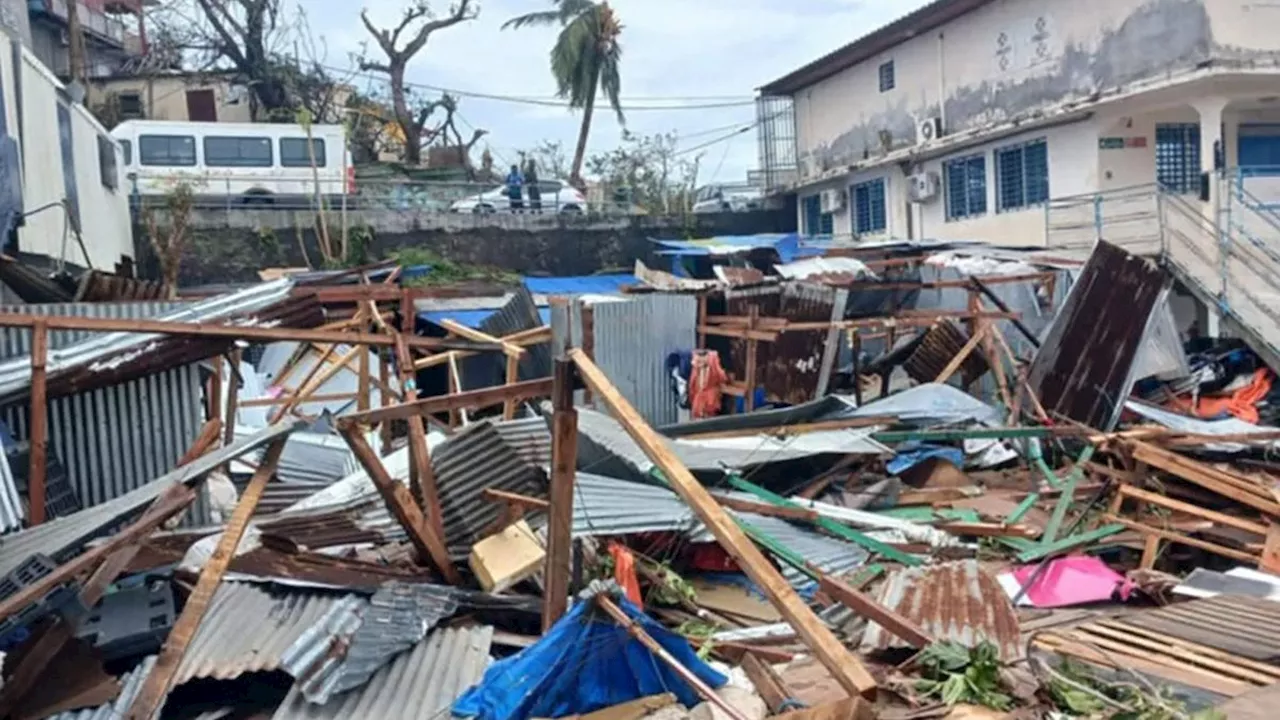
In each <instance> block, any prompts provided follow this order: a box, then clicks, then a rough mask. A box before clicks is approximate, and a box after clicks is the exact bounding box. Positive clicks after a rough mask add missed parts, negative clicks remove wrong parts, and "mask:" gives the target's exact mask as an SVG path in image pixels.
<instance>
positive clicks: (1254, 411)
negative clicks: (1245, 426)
mask: <svg viewBox="0 0 1280 720" xmlns="http://www.w3.org/2000/svg"><path fill="white" fill-rule="evenodd" d="M1269 392H1271V371H1270V370H1267V369H1266V368H1263V369H1261V370H1257V371H1255V372H1254V373H1253V381H1252V382H1250V383H1249V384H1248V385H1246V386H1244V387H1242V388H1240V389H1239V390H1236V391H1235V392H1233V393H1231V394H1230V395H1226V396H1219V397H1202V398H1200V400H1199V402H1195V401H1193V400H1191V399H1184V398H1175V399H1174V402H1173V405H1174V406H1175V407H1177V408H1178V409H1180V410H1184V411H1187V412H1190V413H1191V414H1193V415H1196V416H1199V417H1203V418H1213V417H1219V416H1220V415H1222V414H1223V413H1230V414H1231V415H1234V416H1236V417H1238V418H1240V419H1241V420H1244V421H1245V422H1251V423H1254V424H1255V425H1256V424H1257V423H1258V420H1259V417H1258V403H1259V402H1261V401H1262V399H1263V398H1265V397H1266V396H1267V393H1269Z"/></svg>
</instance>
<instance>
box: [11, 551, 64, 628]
mask: <svg viewBox="0 0 1280 720" xmlns="http://www.w3.org/2000/svg"><path fill="white" fill-rule="evenodd" d="M57 567H58V566H57V564H56V563H55V562H54V561H53V560H52V559H51V558H50V557H49V556H48V555H42V554H39V553H37V554H35V555H32V556H31V557H29V558H27V559H26V560H24V561H23V562H22V564H21V565H19V566H18V567H17V568H15V569H14V570H13V571H11V572H10V573H9V574H8V575H5V576H4V577H3V578H0V600H4V599H5V598H9V597H12V596H13V595H15V594H16V593H17V592H18V591H19V590H21V589H22V588H24V587H27V586H29V585H31V584H33V583H35V582H38V581H39V580H40V579H41V578H43V577H45V576H46V575H48V574H50V573H52V572H53V571H54V570H55V569H56V568H57ZM78 594H79V591H78V589H77V588H76V586H75V585H73V584H71V583H64V584H62V585H59V586H57V587H55V588H53V589H52V590H50V591H49V592H47V593H45V595H44V597H42V598H40V599H39V600H37V601H36V602H33V603H31V604H30V605H28V606H27V607H25V608H23V609H22V610H21V611H19V612H17V613H14V614H13V615H10V616H9V617H7V618H5V619H4V620H3V621H0V647H2V646H3V645H4V644H5V643H6V642H12V641H13V635H14V631H16V630H20V629H23V628H26V627H27V626H29V625H31V624H32V623H34V622H36V621H37V620H39V619H41V618H43V617H45V616H46V615H50V614H52V613H55V612H58V611H60V610H61V609H62V608H63V607H64V606H65V605H67V604H68V603H69V602H72V601H74V600H75V599H76V597H77V595H78ZM18 641H19V642H20V641H21V640H20V639H19V640H18Z"/></svg>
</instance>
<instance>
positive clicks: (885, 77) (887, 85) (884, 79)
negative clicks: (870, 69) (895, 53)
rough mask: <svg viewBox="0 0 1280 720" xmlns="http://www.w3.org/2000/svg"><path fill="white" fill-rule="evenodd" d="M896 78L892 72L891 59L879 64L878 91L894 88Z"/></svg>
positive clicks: (887, 90)
mask: <svg viewBox="0 0 1280 720" xmlns="http://www.w3.org/2000/svg"><path fill="white" fill-rule="evenodd" d="M895 80H896V78H895V77H894V73H893V61H892V60H890V61H889V62H887V63H882V64H881V65H880V92H889V91H890V90H892V89H893V88H894V85H895V82H894V81H895Z"/></svg>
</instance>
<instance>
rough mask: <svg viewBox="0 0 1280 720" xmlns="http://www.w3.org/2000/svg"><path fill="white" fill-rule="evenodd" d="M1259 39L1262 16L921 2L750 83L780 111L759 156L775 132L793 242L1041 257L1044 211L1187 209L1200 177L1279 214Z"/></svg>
mask: <svg viewBox="0 0 1280 720" xmlns="http://www.w3.org/2000/svg"><path fill="white" fill-rule="evenodd" d="M1278 30H1280V4H1277V3H1270V2H1248V1H1246V0H1071V1H1070V2H1068V1H1067V0H937V1H936V2H933V3H931V4H929V5H928V6H926V7H924V8H922V9H921V10H919V11H917V12H914V13H912V14H910V15H908V16H906V17H904V18H902V19H900V20H898V21H896V22H894V23H891V24H890V25H887V26H885V27H883V28H881V29H879V30H877V31H875V32H873V33H871V34H870V35H867V36H865V37H862V38H860V39H858V40H856V41H854V42H852V43H851V44H849V45H847V46H845V47H843V48H841V49H839V50H837V51H835V52H833V53H831V54H829V55H827V56H826V57H823V58H820V59H818V60H816V61H814V62H813V63H810V64H809V65H806V66H804V67H802V68H799V69H797V70H795V71H794V72H792V73H790V74H788V75H786V76H785V77H783V78H780V79H778V80H775V81H774V82H771V83H769V84H768V85H766V86H765V87H763V88H762V89H761V96H762V107H763V105H764V103H765V102H773V103H774V106H775V107H785V105H780V104H779V103H778V101H777V100H776V98H779V97H781V98H789V99H790V100H791V102H790V103H789V104H790V106H791V107H792V108H793V115H792V116H791V117H786V118H775V117H771V116H769V115H766V113H764V112H763V111H762V112H761V119H762V124H761V132H762V139H761V147H762V148H777V147H778V146H779V145H781V144H785V142H786V138H785V137H784V136H786V135H793V136H794V144H795V149H794V160H795V163H794V164H795V166H796V169H797V170H798V177H799V180H798V182H796V183H795V185H794V186H793V187H792V188H791V190H793V191H795V192H796V193H797V195H798V199H799V203H798V205H799V213H800V227H801V229H802V230H803V231H804V232H806V233H808V234H824V233H834V234H835V235H836V236H844V237H846V238H848V237H854V238H858V239H877V240H880V239H889V238H914V239H921V238H929V239H966V240H983V241H988V242H992V243H997V244H1002V245H1005V244H1007V245H1044V244H1046V243H1052V242H1053V238H1051V237H1049V235H1051V234H1052V232H1051V230H1050V228H1052V227H1053V223H1052V222H1047V220H1046V208H1047V207H1048V205H1049V203H1048V201H1049V200H1050V199H1061V198H1068V197H1077V196H1089V195H1093V194H1095V193H1099V192H1108V191H1117V190H1118V189H1120V188H1127V187H1131V186H1135V185H1144V184H1151V183H1156V182H1159V183H1162V184H1163V185H1164V187H1165V188H1167V189H1168V190H1169V191H1171V192H1173V193H1177V194H1183V195H1186V196H1188V197H1190V198H1192V199H1194V200H1195V201H1196V202H1200V200H1199V196H1200V195H1201V191H1202V173H1206V172H1211V171H1213V170H1215V169H1218V170H1219V171H1220V173H1219V174H1220V175H1222V176H1226V175H1229V174H1231V172H1232V171H1236V170H1240V171H1243V173H1244V175H1245V176H1246V177H1247V178H1248V180H1247V181H1246V182H1245V186H1246V187H1248V188H1249V189H1250V190H1252V191H1253V192H1254V194H1257V195H1258V196H1259V197H1260V198H1261V199H1262V200H1264V201H1267V202H1272V201H1274V202H1280V32H1278ZM779 127H781V129H779ZM771 134H772V135H773V136H774V137H772V138H770V137H769V136H770V135H771ZM762 154H768V153H762ZM771 154H773V155H774V157H773V158H762V164H765V165H766V166H767V165H768V164H769V162H770V161H772V162H773V164H774V165H775V166H777V165H779V164H785V163H786V162H787V161H788V160H789V159H790V158H788V153H786V152H773V153H771ZM1270 176H1275V177H1276V180H1269V179H1267V178H1268V177H1270ZM1204 180H1205V181H1206V184H1207V185H1210V186H1213V185H1215V183H1211V182H1207V181H1208V178H1204ZM1218 190H1219V188H1218V187H1208V188H1205V194H1206V195H1207V196H1210V197H1211V206H1212V208H1216V207H1218V206H1219V205H1221V204H1222V201H1221V199H1218V198H1216V196H1217V195H1219V194H1220V193H1219V192H1218ZM824 191H826V192H825V193H824ZM824 195H825V200H826V203H825V204H824V203H823V199H824ZM1215 200H1216V202H1215ZM1212 208H1211V209H1210V210H1209V212H1214V210H1213V209H1212ZM1211 217H1212V215H1211Z"/></svg>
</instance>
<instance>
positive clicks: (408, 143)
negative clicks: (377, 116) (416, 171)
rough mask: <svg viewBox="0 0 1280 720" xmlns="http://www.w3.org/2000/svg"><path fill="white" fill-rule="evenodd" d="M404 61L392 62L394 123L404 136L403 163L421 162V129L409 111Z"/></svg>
mask: <svg viewBox="0 0 1280 720" xmlns="http://www.w3.org/2000/svg"><path fill="white" fill-rule="evenodd" d="M404 73H405V66H404V63H397V62H392V63H391V67H390V73H389V75H390V76H391V106H392V109H393V110H394V111H395V114H396V124H397V125H399V126H400V134H401V135H403V136H404V152H403V153H402V154H401V158H402V159H403V160H404V164H405V165H421V164H422V141H421V135H422V129H421V128H419V127H418V125H417V122H416V119H415V118H414V117H413V113H411V112H409V99H408V98H406V97H405V87H404Z"/></svg>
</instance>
